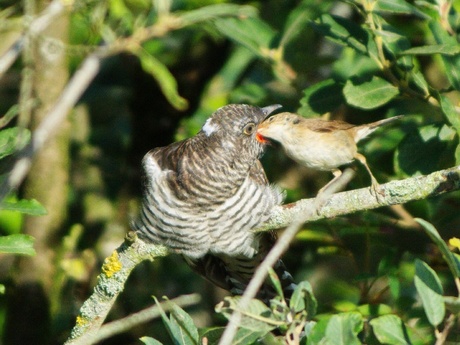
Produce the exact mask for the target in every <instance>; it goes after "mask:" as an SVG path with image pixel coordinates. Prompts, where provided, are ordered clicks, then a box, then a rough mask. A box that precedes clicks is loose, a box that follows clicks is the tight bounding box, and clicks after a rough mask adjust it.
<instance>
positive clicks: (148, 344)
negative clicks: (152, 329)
mask: <svg viewBox="0 0 460 345" xmlns="http://www.w3.org/2000/svg"><path fill="white" fill-rule="evenodd" d="M139 340H140V341H142V342H143V343H144V344H145V345H163V344H162V343H160V342H159V341H158V340H156V339H154V338H150V337H142V338H140V339H139Z"/></svg>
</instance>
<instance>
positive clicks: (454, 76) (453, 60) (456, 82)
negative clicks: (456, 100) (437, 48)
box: [429, 20, 460, 90]
mask: <svg viewBox="0 0 460 345" xmlns="http://www.w3.org/2000/svg"><path fill="white" fill-rule="evenodd" d="M429 27H430V29H431V32H432V33H433V36H434V38H435V40H436V42H437V43H438V44H442V45H448V46H458V42H457V40H456V38H455V37H453V36H450V35H449V34H448V33H447V31H446V30H445V29H444V28H443V27H442V26H441V24H440V23H438V22H437V21H434V20H432V21H430V23H429ZM441 59H442V61H443V63H444V67H445V69H444V70H445V72H446V76H447V79H449V82H450V83H451V84H452V86H453V87H454V88H455V89H456V90H460V56H459V55H456V56H446V55H441Z"/></svg>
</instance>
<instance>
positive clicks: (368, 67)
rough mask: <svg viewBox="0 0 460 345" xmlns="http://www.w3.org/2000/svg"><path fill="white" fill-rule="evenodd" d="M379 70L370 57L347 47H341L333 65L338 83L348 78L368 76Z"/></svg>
mask: <svg viewBox="0 0 460 345" xmlns="http://www.w3.org/2000/svg"><path fill="white" fill-rule="evenodd" d="M379 71H380V68H379V67H378V66H377V63H376V62H375V61H374V60H373V59H372V58H370V57H369V56H366V55H363V54H360V53H358V52H357V51H356V50H353V49H351V48H348V47H347V48H345V49H343V51H342V55H341V56H340V58H339V59H338V60H336V61H335V62H334V66H333V76H334V79H335V80H336V81H338V82H340V83H345V81H347V80H348V79H350V78H363V79H364V78H370V77H371V76H372V75H374V74H377V73H378V72H379Z"/></svg>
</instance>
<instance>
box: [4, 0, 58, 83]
mask: <svg viewBox="0 0 460 345" xmlns="http://www.w3.org/2000/svg"><path fill="white" fill-rule="evenodd" d="M65 8H66V6H65V5H64V4H63V1H61V0H54V1H53V2H52V3H51V4H49V5H48V7H47V8H46V9H45V10H43V12H42V13H41V14H40V16H38V17H37V18H35V19H34V20H33V21H32V22H31V23H30V26H29V29H28V30H26V32H25V33H24V34H22V35H21V36H20V37H19V38H18V39H17V40H16V41H15V42H14V43H13V44H12V45H11V46H10V48H9V49H8V50H7V51H6V53H5V54H3V55H2V56H1V57H0V78H1V77H2V76H3V74H4V73H5V72H6V71H7V70H8V69H9V68H10V67H11V65H12V64H13V63H14V61H16V59H17V58H18V56H19V54H20V53H21V51H22V49H23V48H24V46H25V43H26V42H25V41H26V37H27V36H35V35H38V34H39V33H41V32H42V31H43V30H45V29H46V28H47V27H48V26H49V25H50V24H51V23H52V22H53V21H54V19H55V18H56V17H57V16H59V15H60V14H62V13H63V12H64V10H65Z"/></svg>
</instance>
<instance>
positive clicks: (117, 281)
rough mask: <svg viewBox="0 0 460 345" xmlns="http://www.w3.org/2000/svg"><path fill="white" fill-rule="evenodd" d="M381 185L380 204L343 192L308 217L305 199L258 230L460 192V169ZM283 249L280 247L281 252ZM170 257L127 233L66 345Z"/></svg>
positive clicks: (360, 192)
mask: <svg viewBox="0 0 460 345" xmlns="http://www.w3.org/2000/svg"><path fill="white" fill-rule="evenodd" d="M380 186H381V187H382V189H383V191H384V192H385V195H384V196H382V197H379V198H378V199H376V197H375V196H374V195H373V194H371V192H370V188H363V189H357V190H352V191H347V192H341V193H337V194H334V195H332V196H331V197H330V199H329V200H328V201H327V202H326V203H325V204H324V206H323V207H322V208H321V209H320V210H319V212H318V213H316V212H312V210H315V207H316V205H315V203H317V201H315V199H303V200H299V201H297V202H295V203H292V204H287V205H283V206H279V207H276V208H275V209H274V210H273V213H272V216H271V218H270V220H269V221H268V222H267V223H266V224H265V225H264V226H263V227H261V228H259V229H257V231H268V230H273V229H279V228H282V227H286V226H288V225H290V224H292V223H295V222H296V220H297V222H296V223H297V224H299V222H298V220H299V219H300V220H301V222H300V223H304V222H311V221H315V220H318V219H323V218H332V217H335V216H340V215H345V214H349V213H354V212H357V211H363V210H369V209H374V208H377V207H382V206H390V205H395V204H401V203H406V202H409V201H414V200H420V199H426V198H429V197H434V196H438V195H441V194H444V193H447V192H451V191H455V190H460V167H453V168H450V169H446V170H440V171H437V172H434V173H432V174H430V175H425V176H418V177H412V178H408V179H405V180H400V181H392V182H389V183H386V184H383V185H380ZM293 227H294V226H293ZM281 238H282V236H281V237H280V239H281ZM283 250H284V249H283V248H282V250H281V252H282V251H283ZM169 253H170V252H169V250H168V248H166V247H165V246H162V245H158V244H153V243H145V242H144V241H142V240H141V239H139V238H138V237H137V236H136V235H135V233H134V232H130V233H129V234H128V237H127V240H125V243H124V244H122V245H121V246H120V247H119V248H118V249H117V250H116V251H115V252H114V253H113V254H112V255H111V256H110V257H109V258H107V259H106V260H105V263H104V265H103V266H102V273H101V274H100V275H99V279H98V284H97V286H96V287H95V288H94V292H93V294H92V295H91V296H90V297H89V298H88V300H86V302H85V303H84V304H83V306H82V307H81V309H80V315H79V316H78V317H77V322H76V325H75V327H74V329H73V330H72V333H71V336H70V337H69V339H68V340H67V342H66V344H72V345H75V344H84V343H85V341H86V342H89V340H90V339H92V338H94V337H96V334H97V333H98V331H99V329H100V327H101V325H102V323H103V322H104V320H105V318H106V316H107V314H108V313H109V311H110V309H111V307H112V305H113V303H114V302H115V300H116V298H117V296H118V295H119V294H120V292H121V291H123V288H124V284H125V282H126V280H127V278H128V276H129V274H130V273H131V271H132V270H133V269H134V267H136V266H137V265H138V264H139V263H140V262H142V261H144V260H147V259H149V260H153V259H155V258H157V257H162V256H166V255H168V254H169ZM277 255H278V253H277ZM81 339H84V340H85V341H82V340H81Z"/></svg>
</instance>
